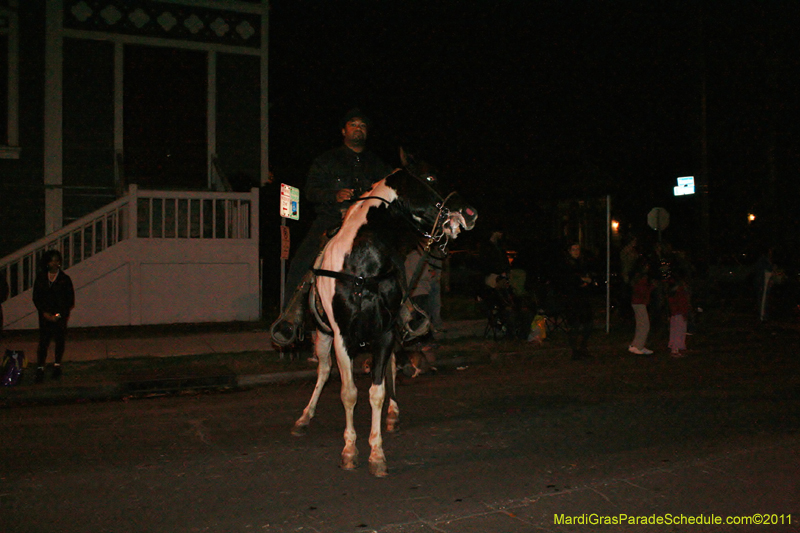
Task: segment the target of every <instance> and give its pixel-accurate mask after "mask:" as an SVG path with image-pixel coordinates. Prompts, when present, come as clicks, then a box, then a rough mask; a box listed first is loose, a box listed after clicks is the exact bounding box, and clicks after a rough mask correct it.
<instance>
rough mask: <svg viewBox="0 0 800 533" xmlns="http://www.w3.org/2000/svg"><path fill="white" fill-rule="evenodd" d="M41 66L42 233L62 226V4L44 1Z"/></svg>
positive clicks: (56, 0) (58, 0)
mask: <svg viewBox="0 0 800 533" xmlns="http://www.w3.org/2000/svg"><path fill="white" fill-rule="evenodd" d="M46 5H47V12H46V13H47V20H46V29H45V34H46V35H45V64H44V70H45V72H44V79H45V86H44V232H45V235H49V234H50V233H53V232H54V231H57V230H59V229H61V226H63V224H64V221H63V212H64V206H63V202H64V191H63V190H62V188H61V185H62V184H63V159H62V145H63V131H62V116H63V108H62V103H61V96H62V93H63V54H64V42H63V36H62V29H63V12H64V11H63V6H62V0H48V1H47V2H46Z"/></svg>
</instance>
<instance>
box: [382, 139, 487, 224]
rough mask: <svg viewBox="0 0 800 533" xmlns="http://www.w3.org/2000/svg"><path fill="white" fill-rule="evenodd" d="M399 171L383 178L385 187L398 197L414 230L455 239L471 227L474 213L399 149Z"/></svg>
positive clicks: (432, 175)
mask: <svg viewBox="0 0 800 533" xmlns="http://www.w3.org/2000/svg"><path fill="white" fill-rule="evenodd" d="M400 159H401V160H402V162H403V170H401V171H400V172H397V173H395V174H393V175H391V176H389V177H387V185H389V186H390V187H392V188H393V189H395V191H396V192H397V194H398V200H399V205H400V206H401V208H402V209H403V210H405V211H407V213H408V214H409V215H410V216H411V218H412V219H413V221H414V223H415V225H417V229H419V230H420V231H421V232H423V233H424V234H426V235H427V236H431V237H434V238H440V237H441V236H442V235H445V236H447V237H448V238H450V239H455V238H456V237H458V234H459V233H460V232H461V231H462V230H464V231H469V230H471V229H472V228H474V227H475V221H476V220H477V219H478V212H477V210H475V208H474V207H472V206H471V205H469V204H467V203H466V202H465V201H464V199H463V198H461V196H460V195H459V194H458V193H457V192H455V191H450V190H447V189H446V188H445V187H444V186H443V185H442V183H441V182H440V181H439V179H438V178H437V177H436V175H435V173H434V172H432V169H431V168H430V167H429V166H428V165H427V164H426V163H422V162H418V161H416V160H415V159H414V158H413V157H412V156H410V155H409V154H406V153H405V152H404V151H403V149H402V148H401V149H400Z"/></svg>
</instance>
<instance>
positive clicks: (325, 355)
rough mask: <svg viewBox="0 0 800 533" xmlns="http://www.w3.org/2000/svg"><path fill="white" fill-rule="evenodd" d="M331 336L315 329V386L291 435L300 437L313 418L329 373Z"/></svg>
mask: <svg viewBox="0 0 800 533" xmlns="http://www.w3.org/2000/svg"><path fill="white" fill-rule="evenodd" d="M332 341H333V337H332V336H330V335H328V334H326V333H323V332H321V331H317V335H316V339H315V340H314V355H316V356H317V359H318V360H319V363H317V386H316V387H314V392H313V393H312V394H311V400H309V402H308V405H307V406H306V408H305V409H303V414H302V416H300V418H298V419H297V422H295V423H294V427H293V428H292V435H294V436H295V437H301V436H303V435H305V434H306V430H307V429H308V424H309V423H310V422H311V419H312V418H314V413H315V412H316V410H317V402H318V401H319V395H320V394H321V393H322V388H323V387H324V386H325V383H326V382H327V381H328V377H329V376H330V374H331V343H332Z"/></svg>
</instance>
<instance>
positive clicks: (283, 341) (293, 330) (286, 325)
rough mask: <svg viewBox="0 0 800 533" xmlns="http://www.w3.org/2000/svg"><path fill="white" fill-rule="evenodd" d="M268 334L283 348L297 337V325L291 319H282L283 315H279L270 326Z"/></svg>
mask: <svg viewBox="0 0 800 533" xmlns="http://www.w3.org/2000/svg"><path fill="white" fill-rule="evenodd" d="M269 334H270V336H271V337H272V342H274V343H275V344H277V345H278V346H280V347H281V348H285V347H287V346H291V345H292V344H293V343H294V341H295V340H296V339H297V326H296V325H295V324H294V323H293V322H292V321H290V320H286V319H284V318H283V315H281V316H279V317H278V320H276V321H275V322H273V323H272V326H270V328H269Z"/></svg>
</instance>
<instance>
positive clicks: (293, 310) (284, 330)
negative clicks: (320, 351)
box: [269, 270, 314, 348]
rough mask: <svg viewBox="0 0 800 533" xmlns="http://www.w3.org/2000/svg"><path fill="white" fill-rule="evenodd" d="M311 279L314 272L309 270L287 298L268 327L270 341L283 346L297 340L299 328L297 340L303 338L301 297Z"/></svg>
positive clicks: (309, 284) (306, 290)
mask: <svg viewBox="0 0 800 533" xmlns="http://www.w3.org/2000/svg"><path fill="white" fill-rule="evenodd" d="M313 279H314V274H313V273H312V272H311V271H310V270H309V271H308V273H307V274H306V275H305V276H303V279H302V281H300V284H299V285H298V286H297V288H296V289H295V291H294V294H292V298H291V299H290V300H289V303H288V304H286V308H285V309H284V310H283V312H282V313H281V314H280V316H279V317H278V319H277V320H276V321H275V322H273V323H272V326H270V328H269V333H270V335H271V336H272V342H274V343H275V344H277V345H278V346H280V347H281V348H285V347H286V346H289V345H291V344H292V343H294V342H295V341H296V340H298V330H301V331H300V337H299V340H303V333H302V327H301V326H302V325H303V311H304V309H303V297H304V296H305V295H306V293H307V292H308V289H309V288H310V287H311V281H312V280H313Z"/></svg>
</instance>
